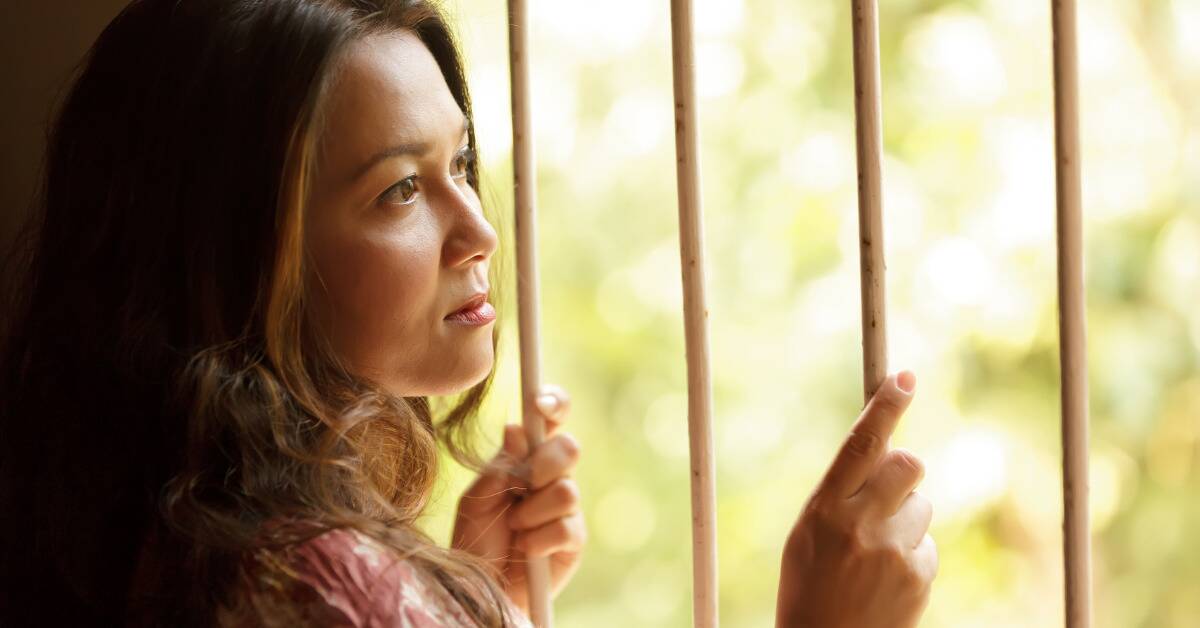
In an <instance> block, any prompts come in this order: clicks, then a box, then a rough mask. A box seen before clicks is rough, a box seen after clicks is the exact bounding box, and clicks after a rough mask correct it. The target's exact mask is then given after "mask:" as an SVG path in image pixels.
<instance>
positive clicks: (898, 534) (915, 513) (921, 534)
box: [887, 492, 933, 548]
mask: <svg viewBox="0 0 1200 628" xmlns="http://www.w3.org/2000/svg"><path fill="white" fill-rule="evenodd" d="M932 521H933V504H931V503H930V502H929V500H928V499H926V498H925V496H924V495H922V494H920V493H916V492H914V493H909V495H908V497H907V498H906V499H905V500H904V503H903V504H901V506H900V510H898V511H896V514H894V515H892V516H891V517H889V518H888V520H887V527H888V531H889V532H890V534H891V536H892V537H893V538H895V539H897V540H898V541H899V542H900V543H903V544H904V547H913V548H915V547H916V546H917V545H918V544H920V543H921V541H922V539H924V538H925V533H926V532H928V531H929V524H930V522H932Z"/></svg>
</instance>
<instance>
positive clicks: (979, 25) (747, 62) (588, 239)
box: [428, 0, 1200, 628]
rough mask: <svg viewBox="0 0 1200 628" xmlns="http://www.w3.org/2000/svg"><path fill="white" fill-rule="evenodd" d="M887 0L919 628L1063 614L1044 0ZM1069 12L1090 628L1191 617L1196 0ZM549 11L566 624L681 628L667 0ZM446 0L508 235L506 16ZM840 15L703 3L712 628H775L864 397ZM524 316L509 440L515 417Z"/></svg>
mask: <svg viewBox="0 0 1200 628" xmlns="http://www.w3.org/2000/svg"><path fill="white" fill-rule="evenodd" d="M881 4H882V6H881V8H880V24H881V33H880V35H881V50H882V68H883V96H884V113H883V118H884V138H885V154H884V179H883V180H884V216H885V223H886V247H887V258H888V274H887V281H888V291H889V292H888V308H889V309H888V317H889V321H888V322H889V327H890V329H889V332H890V343H891V346H890V354H891V365H892V370H896V369H898V368H911V369H913V370H915V371H916V373H917V375H918V386H917V395H916V401H915V403H914V405H913V407H912V409H911V410H910V411H909V413H908V415H907V417H906V419H905V420H904V422H903V423H902V425H901V428H900V430H899V432H898V434H897V436H896V438H895V439H894V444H895V445H898V446H904V447H908V448H911V449H913V450H915V451H916V452H917V453H919V454H920V455H921V456H922V457H923V458H924V459H925V461H926V462H927V466H928V474H927V477H926V480H925V482H924V483H923V485H922V486H921V488H920V490H921V491H922V492H923V493H924V494H926V495H928V496H929V498H930V499H931V500H932V502H933V503H934V509H935V516H934V523H933V529H932V534H933V536H934V537H935V539H936V540H937V542H938V546H939V549H940V554H941V570H940V574H939V576H938V579H937V581H936V583H935V586H934V590H933V594H932V599H931V603H930V606H929V609H928V612H927V614H926V619H925V621H924V623H923V626H928V627H950V626H956V627H957V626H982V627H988V626H1055V625H1062V617H1063V599H1062V588H1063V585H1062V580H1063V574H1062V566H1061V527H1060V525H1061V523H1060V522H1061V509H1062V506H1061V497H1062V496H1061V484H1060V453H1059V445H1060V439H1059V418H1058V417H1059V415H1058V363H1057V356H1058V349H1057V330H1056V309H1055V308H1056V301H1055V285H1054V276H1055V253H1054V171H1053V141H1054V139H1053V120H1052V109H1051V107H1052V102H1053V100H1052V84H1051V69H1050V62H1051V51H1050V16H1049V3H1048V2H1012V1H1011V0H976V1H966V2H940V1H933V0H923V1H922V0H888V1H886V2H882V3H881ZM1080 4H1081V8H1080V12H1079V37H1080V73H1081V89H1082V122H1081V124H1082V144H1083V192H1084V204H1085V213H1086V219H1085V239H1086V244H1087V249H1086V251H1087V252H1086V255H1087V261H1086V272H1087V290H1088V295H1087V296H1088V338H1089V368H1090V370H1091V373H1090V386H1091V418H1092V422H1091V435H1092V437H1091V465H1090V467H1091V489H1092V493H1091V497H1092V499H1091V504H1092V532H1093V542H1094V544H1093V548H1094V549H1093V552H1094V553H1093V560H1094V579H1095V585H1094V606H1095V618H1096V625H1097V626H1100V627H1113V628H1117V627H1121V628H1124V627H1131V626H1147V627H1151V626H1153V627H1160V626H1196V625H1200V534H1197V532H1196V530H1197V529H1200V372H1198V369H1197V364H1198V362H1200V350H1198V345H1200V314H1197V313H1196V307H1197V305H1198V304H1200V2H1197V1H1196V0H1173V1H1166V0H1144V1H1135V0H1093V1H1089V2H1084V3H1080ZM532 7H533V10H534V12H533V16H534V17H533V19H534V26H533V34H532V35H533V46H534V49H533V77H534V79H533V80H534V90H533V93H534V111H535V114H534V115H535V120H536V123H537V132H536V145H537V152H538V161H539V172H538V176H539V184H540V190H539V214H540V215H539V228H540V246H539V255H540V256H541V258H540V265H541V285H542V301H541V309H542V317H543V319H542V324H543V332H542V334H543V335H542V338H543V342H544V347H543V351H544V371H545V377H546V379H547V380H549V381H553V382H558V383H561V384H562V385H564V386H565V387H566V388H567V389H569V391H570V392H571V393H572V395H573V398H574V411H573V414H572V417H571V418H570V422H569V430H570V431H571V432H573V433H574V434H575V435H576V436H578V437H579V439H580V440H581V441H582V442H583V444H584V452H585V453H584V458H583V461H582V462H581V465H580V468H579V471H578V478H579V482H580V484H581V487H582V489H583V492H584V505H585V511H586V514H587V520H588V525H589V529H590V533H591V541H590V544H589V547H588V549H587V551H586V554H585V558H584V562H583V567H582V569H581V570H580V572H579V574H578V576H577V577H576V578H575V580H574V582H573V583H572V584H571V586H570V587H569V588H568V589H567V591H566V592H564V593H563V595H562V596H561V597H560V598H559V600H558V601H557V604H556V613H557V617H558V621H559V623H560V624H561V625H563V626H569V627H576V626H578V627H588V626H616V625H624V626H681V627H682V626H688V625H690V621H691V602H690V596H691V559H690V549H691V540H690V528H689V521H690V510H689V489H688V473H687V451H688V447H687V433H686V387H685V365H684V357H683V356H684V346H683V332H682V319H681V288H680V283H679V252H678V239H677V235H676V225H677V217H676V216H677V214H676V204H675V203H676V201H675V169H674V140H673V135H672V133H673V126H672V92H671V75H670V67H671V65H670V64H671V61H670V56H671V55H670V39H669V33H670V28H669V8H668V3H667V2H666V1H665V0H664V1H661V2H649V1H646V0H608V1H606V2H594V1H592V0H541V1H535V2H533V3H532ZM447 8H448V9H449V10H450V12H451V13H452V14H453V15H454V17H455V22H456V25H457V30H458V32H459V35H460V37H461V41H462V43H463V45H464V47H465V49H466V53H467V58H468V66H469V67H468V70H469V78H470V84H471V87H472V89H473V90H474V100H475V105H476V123H477V128H478V135H479V141H480V146H481V152H482V157H483V165H484V169H485V175H484V179H485V187H486V190H485V191H486V192H487V194H486V200H487V202H488V203H490V205H491V207H492V208H493V209H494V211H495V212H496V215H497V216H499V217H500V218H499V221H500V222H501V225H500V226H501V228H502V230H503V231H504V232H505V234H506V237H508V238H509V239H508V240H507V242H508V247H507V253H508V254H510V255H511V252H512V248H511V236H512V223H511V206H512V198H511V197H512V195H511V187H510V186H511V165H510V159H509V154H510V149H511V136H510V132H511V131H510V122H509V115H510V114H509V92H508V66H507V31H506V15H505V13H504V10H505V8H504V3H503V2H499V1H496V0H486V1H484V0H457V1H451V2H449V3H448V4H447ZM848 9H849V3H848V2H813V1H811V0H809V1H799V2H798V1H796V0H748V1H740V0H734V1H731V0H701V1H699V2H698V3H697V7H696V17H697V34H698V41H697V46H698V48H697V60H698V72H699V86H698V89H699V93H700V98H701V100H700V114H701V120H702V128H701V142H702V156H701V159H702V164H703V175H704V183H703V190H704V207H705V221H706V239H707V252H708V261H709V269H708V286H709V290H710V292H709V295H710V301H711V308H710V309H711V317H710V321H711V335H712V345H713V347H712V349H713V354H712V359H713V366H714V378H715V381H714V388H715V391H714V394H715V400H716V411H715V421H716V425H715V433H716V439H717V453H718V457H717V470H718V478H717V489H718V499H719V506H718V513H719V514H718V516H719V521H718V530H719V538H720V582H721V596H720V607H721V620H722V623H723V625H726V626H735V627H740V626H747V627H754V626H770V625H773V614H774V603H775V593H776V585H777V579H778V565H779V557H780V551H781V547H782V544H783V540H784V537H785V535H786V533H787V530H788V529H789V527H790V525H791V523H792V522H793V520H794V518H795V516H796V514H797V513H798V511H799V509H800V506H801V505H802V503H803V501H804V498H805V497H806V496H807V494H808V492H809V491H810V489H811V488H812V486H813V484H814V482H815V481H816V479H817V478H818V475H819V473H821V471H822V470H823V469H824V467H825V465H826V464H827V463H828V461H829V459H830V457H831V455H832V453H833V452H834V450H835V449H836V447H837V445H838V444H839V442H840V440H841V438H842V437H843V434H844V432H845V431H846V429H847V427H848V426H849V425H850V423H851V421H852V420H853V419H854V418H855V416H856V415H857V413H858V411H859V408H860V406H861V394H862V393H861V383H860V382H861V375H860V373H861V366H860V365H861V349H860V344H859V342H860V336H859V318H858V312H859V309H858V308H859V300H858V289H859V288H858V258H857V254H858V253H857V239H856V233H857V232H856V230H857V223H856V196H855V176H856V174H855V166H854V127H853V123H854V120H853V100H852V98H853V95H852V88H851V79H852V75H851V61H850V52H851V51H850V40H849V32H850V28H849V27H850V18H849V15H848ZM512 281H513V280H512V264H511V259H510V260H509V263H508V267H507V269H506V274H505V284H506V288H507V289H508V290H509V291H510V292H511V291H512V290H513V289H514V284H513V283H512ZM507 304H508V305H509V307H506V308H504V309H505V315H506V316H505V318H504V320H503V323H504V326H503V331H504V332H505V339H504V344H503V346H502V352H501V365H500V371H499V375H498V379H497V386H496V394H495V396H494V398H493V399H492V401H491V403H490V405H489V412H488V416H487V419H486V420H487V422H488V425H487V431H488V433H489V434H490V435H492V436H493V439H492V440H493V442H494V441H495V438H494V436H496V435H498V434H499V431H500V427H499V424H500V423H501V422H504V421H517V420H519V413H518V410H517V408H518V406H517V403H516V391H517V389H518V378H519V370H518V368H517V354H516V324H515V318H514V316H515V311H514V308H513V307H511V304H512V301H511V299H510V300H509V301H508V302H507ZM449 471H450V473H449V475H448V476H447V480H446V481H445V483H444V485H443V487H442V488H441V489H440V490H439V497H440V500H439V501H438V502H436V503H435V505H434V509H433V511H432V512H431V514H430V517H429V519H428V525H429V528H430V530H431V531H432V532H433V533H434V534H435V536H436V537H437V538H439V539H445V538H447V537H448V533H449V521H450V513H451V511H452V509H453V506H454V500H455V496H456V495H457V493H458V490H459V488H461V486H462V485H463V483H464V482H465V481H466V479H467V475H466V474H465V473H463V472H462V471H459V470H454V469H450V470H449Z"/></svg>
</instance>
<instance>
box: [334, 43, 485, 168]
mask: <svg viewBox="0 0 1200 628" xmlns="http://www.w3.org/2000/svg"><path fill="white" fill-rule="evenodd" d="M462 126H463V113H462V110H461V109H460V108H459V106H458V103H457V102H456V101H455V100H454V95H453V94H452V93H451V92H450V88H449V87H448V86H447V85H446V79H445V77H444V76H442V72H441V69H440V68H439V67H438V64H437V60H436V59H434V57H433V54H432V53H431V52H430V51H429V48H427V47H426V46H425V44H424V43H423V42H422V41H421V40H420V39H419V38H417V36H416V35H415V34H413V33H412V32H409V31H400V32H393V33H385V34H379V35H371V36H368V37H365V38H363V39H361V40H359V41H357V42H355V43H354V44H352V46H351V49H350V50H348V51H347V55H346V58H345V59H344V60H343V62H342V64H341V68H340V70H339V74H338V76H337V78H336V79H335V81H334V83H333V85H332V90H331V92H330V94H329V102H328V104H327V108H326V111H325V120H324V136H325V137H324V138H323V139H324V141H323V144H324V148H325V155H324V157H325V158H326V159H327V160H328V161H327V165H328V166H331V167H332V168H334V169H336V170H343V169H346V173H345V174H349V173H350V171H353V170H354V169H356V168H360V167H361V166H362V165H363V164H362V163H358V162H362V161H363V160H365V159H368V158H369V157H370V156H371V155H375V154H377V153H378V152H380V151H383V150H387V149H388V148H389V147H391V146H397V145H416V144H430V145H435V146H436V145H438V144H441V143H445V142H457V141H458V139H459V137H461V130H462ZM451 136H452V137H451Z"/></svg>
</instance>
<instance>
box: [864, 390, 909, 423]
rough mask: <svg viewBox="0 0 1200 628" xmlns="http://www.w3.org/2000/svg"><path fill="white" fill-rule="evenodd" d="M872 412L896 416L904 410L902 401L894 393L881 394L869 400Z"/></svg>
mask: <svg viewBox="0 0 1200 628" xmlns="http://www.w3.org/2000/svg"><path fill="white" fill-rule="evenodd" d="M871 405H872V406H873V409H874V413H876V414H883V415H884V416H889V417H890V416H896V415H898V414H900V413H901V412H903V411H904V402H903V400H901V399H899V398H898V397H897V396H896V395H892V394H886V393H885V394H882V395H878V396H876V397H875V398H874V399H872V400H871Z"/></svg>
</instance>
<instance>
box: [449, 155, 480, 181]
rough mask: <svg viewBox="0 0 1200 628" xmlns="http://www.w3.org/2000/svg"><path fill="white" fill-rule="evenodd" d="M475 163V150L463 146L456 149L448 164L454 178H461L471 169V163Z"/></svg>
mask: <svg viewBox="0 0 1200 628" xmlns="http://www.w3.org/2000/svg"><path fill="white" fill-rule="evenodd" d="M474 163H475V151H473V150H471V149H470V148H464V149H462V150H460V151H458V154H457V155H455V156H454V161H453V162H451V164H450V174H451V175H452V176H453V177H454V178H455V179H461V178H463V177H465V176H467V174H468V173H469V172H470V171H471V165H472V164H474Z"/></svg>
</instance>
